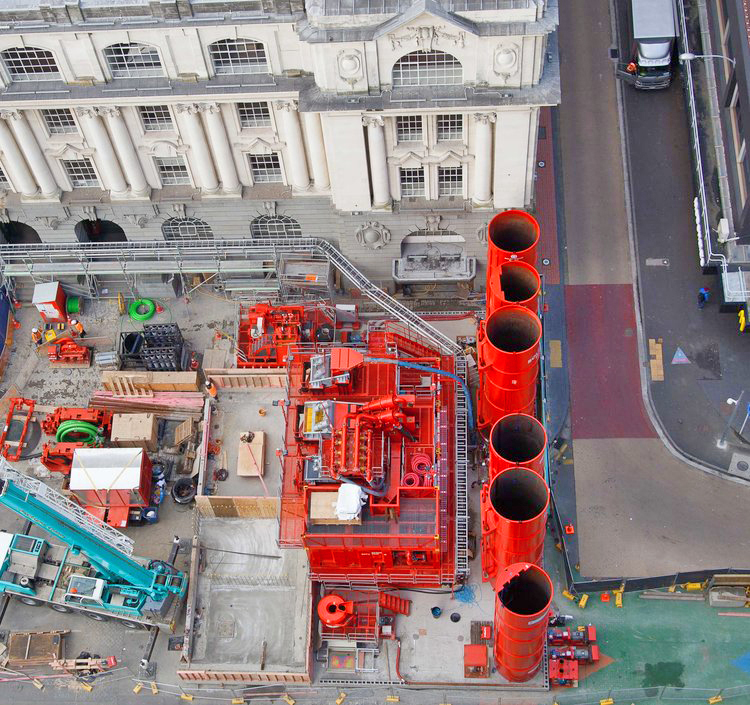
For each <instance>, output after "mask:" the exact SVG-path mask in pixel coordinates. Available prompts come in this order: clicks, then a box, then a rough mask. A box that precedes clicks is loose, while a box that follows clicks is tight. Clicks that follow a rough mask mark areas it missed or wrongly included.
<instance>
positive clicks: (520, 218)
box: [487, 210, 539, 272]
mask: <svg viewBox="0 0 750 705" xmlns="http://www.w3.org/2000/svg"><path fill="white" fill-rule="evenodd" d="M538 244H539V223H538V222H537V220H536V218H535V217H534V216H533V215H531V214H529V213H527V212H526V211H519V210H509V211H503V212H502V213H498V214H497V215H496V216H495V217H494V218H493V219H492V220H491V221H490V222H489V224H488V225H487V246H488V252H487V271H488V272H491V271H492V269H494V268H495V267H497V266H498V265H499V264H500V263H501V262H509V261H512V260H519V259H520V260H523V261H524V262H527V263H528V264H530V265H531V266H532V267H533V266H534V265H536V249H537V245H538Z"/></svg>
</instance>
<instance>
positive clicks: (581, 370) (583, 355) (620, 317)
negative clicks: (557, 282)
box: [565, 284, 656, 439]
mask: <svg viewBox="0 0 750 705" xmlns="http://www.w3.org/2000/svg"><path fill="white" fill-rule="evenodd" d="M565 312H566V317H567V328H568V352H569V360H570V370H569V373H570V401H571V421H572V426H573V438H574V439H575V438H653V437H655V436H656V433H655V431H654V429H653V427H652V426H651V422H650V421H649V419H648V417H647V415H646V411H645V409H644V406H643V398H642V397H641V379H640V373H639V369H638V364H639V363H638V348H637V337H636V323H635V312H634V309H633V288H632V286H631V285H629V284H592V285H578V286H566V287H565Z"/></svg>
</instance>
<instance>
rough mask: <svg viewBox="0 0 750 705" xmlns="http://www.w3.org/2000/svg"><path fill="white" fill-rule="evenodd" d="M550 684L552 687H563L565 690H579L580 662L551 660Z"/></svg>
mask: <svg viewBox="0 0 750 705" xmlns="http://www.w3.org/2000/svg"><path fill="white" fill-rule="evenodd" d="M549 682H550V685H557V686H562V687H563V688H577V687H578V661H571V660H569V659H550V661H549Z"/></svg>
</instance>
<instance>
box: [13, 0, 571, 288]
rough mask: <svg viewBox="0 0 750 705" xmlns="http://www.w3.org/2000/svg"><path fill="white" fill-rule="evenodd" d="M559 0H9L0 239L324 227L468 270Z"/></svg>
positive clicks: (533, 116)
mask: <svg viewBox="0 0 750 705" xmlns="http://www.w3.org/2000/svg"><path fill="white" fill-rule="evenodd" d="M556 28H557V0H439V1H436V0H306V2H305V3H304V4H303V2H302V1H301V0H217V1H212V0H200V1H199V0H118V1H117V2H112V1H111V0H72V1H71V0H65V2H62V1H58V0H5V1H4V2H3V3H1V4H0V189H2V192H1V193H0V220H1V221H2V225H0V228H1V229H2V233H3V235H4V237H5V241H6V242H7V243H9V244H23V243H31V242H40V241H41V242H43V243H53V242H54V243H61V242H70V243H75V242H101V241H105V242H106V241H110V242H111V241H128V242H135V241H143V240H163V239H174V240H182V239H185V240H202V239H208V238H214V239H220V238H253V237H261V236H264V235H274V236H289V237H293V236H294V235H305V236H315V237H322V238H325V239H328V240H330V241H331V242H332V243H334V244H335V245H336V246H337V247H339V248H340V250H341V251H342V252H343V253H344V254H345V255H346V256H347V257H349V258H350V259H351V260H352V261H354V262H356V263H357V264H358V265H359V266H360V267H361V268H362V270H363V271H364V272H365V273H367V274H368V275H369V276H371V277H372V278H373V279H374V280H376V281H379V282H381V283H383V284H384V285H387V286H388V287H390V288H392V287H393V286H394V284H395V283H401V284H414V283H431V282H471V281H473V280H474V279H475V277H477V276H479V277H481V275H482V263H481V255H482V253H483V251H484V247H485V246H484V243H483V239H484V235H483V232H482V229H483V226H484V225H485V223H486V222H487V220H488V219H489V218H490V217H491V215H492V213H493V212H494V211H496V210H498V209H503V208H510V207H521V208H523V207H531V206H533V199H534V168H535V152H536V140H537V131H538V118H539V109H540V107H541V106H545V105H554V104H556V103H557V102H558V101H559V71H558V63H557V49H556Z"/></svg>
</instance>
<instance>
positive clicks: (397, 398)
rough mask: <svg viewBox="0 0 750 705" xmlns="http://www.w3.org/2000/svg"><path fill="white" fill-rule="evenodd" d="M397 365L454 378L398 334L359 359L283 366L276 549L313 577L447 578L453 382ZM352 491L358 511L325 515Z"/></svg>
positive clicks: (381, 338) (442, 362) (312, 352)
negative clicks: (303, 561)
mask: <svg viewBox="0 0 750 705" xmlns="http://www.w3.org/2000/svg"><path fill="white" fill-rule="evenodd" d="M402 363H409V364H416V365H423V366H425V367H429V368H436V369H438V370H445V371H446V372H452V370H453V357H452V356H449V355H446V356H443V355H441V354H440V353H438V352H436V351H435V350H434V349H433V348H431V347H430V346H429V345H427V344H425V343H424V342H423V341H421V340H419V339H417V338H415V337H413V336H411V335H408V334H406V332H405V331H403V330H402V329H400V328H398V327H396V326H388V327H386V329H384V330H378V331H375V332H373V331H370V333H369V335H368V339H367V351H366V353H363V352H361V348H360V349H351V348H343V347H328V346H318V347H317V349H316V347H314V346H310V349H307V348H305V349H299V350H297V351H295V354H294V356H293V358H292V359H291V360H290V361H289V367H288V370H289V372H288V376H289V404H288V406H285V409H286V439H285V447H286V451H287V452H286V454H285V455H283V456H282V462H283V465H284V475H283V485H282V496H281V520H280V543H281V544H282V545H285V546H302V547H304V548H305V549H306V550H307V554H308V558H309V563H310V575H311V578H312V579H313V580H319V581H325V582H347V581H351V582H359V583H364V582H366V583H370V584H373V585H394V586H398V585H401V584H409V585H410V586H422V587H437V586H440V585H450V584H452V583H453V581H454V578H455V549H454V545H455V544H454V542H455V534H454V531H455V528H454V524H453V522H452V521H451V519H450V517H451V516H452V512H453V511H454V510H453V507H454V502H455V497H454V485H455V482H454V472H455V471H454V454H455V447H454V444H455V434H454V433H453V432H452V430H451V428H452V423H453V419H454V418H455V414H454V409H455V394H456V388H455V387H456V385H455V382H454V380H452V379H451V378H449V377H446V376H444V375H441V374H437V373H434V372H429V371H424V370H415V369H410V368H407V367H405V366H403V364H402ZM352 484H355V485H358V486H359V488H360V493H361V502H363V504H361V505H360V506H354V508H353V513H352V514H350V515H349V514H347V515H346V516H347V518H345V519H341V518H339V517H338V515H333V516H331V514H330V511H331V510H330V507H331V506H333V505H336V506H338V501H339V500H340V499H342V498H343V497H344V496H345V495H351V493H355V494H356V492H357V490H356V488H353V487H352ZM345 485H348V486H349V487H346V486H345ZM321 506H324V507H327V510H326V512H324V513H320V512H319V511H318V510H319V508H320V507H321Z"/></svg>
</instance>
